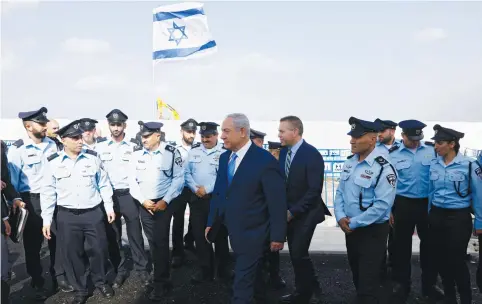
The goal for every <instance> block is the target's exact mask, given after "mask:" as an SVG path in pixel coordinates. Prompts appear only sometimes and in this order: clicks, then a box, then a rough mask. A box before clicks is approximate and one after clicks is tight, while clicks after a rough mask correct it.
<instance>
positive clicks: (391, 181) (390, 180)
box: [387, 174, 397, 188]
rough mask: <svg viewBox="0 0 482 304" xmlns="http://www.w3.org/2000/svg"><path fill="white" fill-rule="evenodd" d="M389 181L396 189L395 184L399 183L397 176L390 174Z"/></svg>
mask: <svg viewBox="0 0 482 304" xmlns="http://www.w3.org/2000/svg"><path fill="white" fill-rule="evenodd" d="M387 181H388V183H389V184H390V185H392V187H393V188H395V184H396V182H397V176H396V175H395V174H388V175H387Z"/></svg>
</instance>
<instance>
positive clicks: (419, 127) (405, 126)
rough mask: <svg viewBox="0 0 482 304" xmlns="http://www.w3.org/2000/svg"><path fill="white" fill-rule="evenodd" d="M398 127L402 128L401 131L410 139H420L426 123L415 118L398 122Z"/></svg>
mask: <svg viewBox="0 0 482 304" xmlns="http://www.w3.org/2000/svg"><path fill="white" fill-rule="evenodd" d="M398 125H399V126H400V128H402V132H403V133H404V134H405V135H407V137H408V139H410V140H422V139H423V137H424V135H423V128H425V127H426V126H427V125H426V124H424V123H423V122H421V121H418V120H415V119H409V120H404V121H401V122H399V123H398Z"/></svg>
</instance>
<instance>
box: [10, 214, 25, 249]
mask: <svg viewBox="0 0 482 304" xmlns="http://www.w3.org/2000/svg"><path fill="white" fill-rule="evenodd" d="M27 217H28V211H27V210H26V209H25V208H21V207H19V208H16V209H15V210H13V211H12V214H11V215H10V218H9V222H10V226H11V227H12V233H11V235H10V239H11V240H12V241H13V242H15V243H19V242H20V241H21V240H22V237H23V229H24V228H25V223H26V222H27Z"/></svg>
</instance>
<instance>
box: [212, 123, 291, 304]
mask: <svg viewBox="0 0 482 304" xmlns="http://www.w3.org/2000/svg"><path fill="white" fill-rule="evenodd" d="M249 137H250V127H249V120H248V118H247V117H246V116H245V115H243V114H231V115H228V116H227V118H226V119H225V120H224V122H223V124H222V135H221V139H222V140H223V141H224V147H225V148H226V149H228V150H229V151H226V152H224V153H223V154H221V157H220V159H219V170H218V173H217V177H216V182H215V185H214V191H213V197H212V199H211V202H210V210H209V218H208V223H207V225H206V226H207V227H206V231H205V233H206V239H207V240H208V241H210V240H213V239H214V238H215V236H213V235H212V234H215V233H216V230H218V228H217V227H219V226H220V225H222V224H224V225H226V227H227V229H228V233H229V238H230V242H231V247H232V249H233V251H234V253H235V255H236V265H235V279H234V286H233V297H232V300H231V303H232V304H248V303H253V298H254V302H255V303H266V299H265V298H264V297H265V288H264V281H263V277H262V259H263V255H264V253H265V251H266V248H267V247H268V246H270V249H271V250H272V251H279V250H281V249H283V246H284V241H285V237H286V208H287V206H286V194H285V193H284V191H279V189H282V188H283V187H284V182H283V178H282V176H281V172H280V170H279V167H278V163H277V161H276V159H275V158H274V157H273V156H272V155H271V154H270V153H269V152H268V151H266V150H264V149H262V148H259V147H257V146H256V145H254V144H253V143H252V142H251V140H250V138H249Z"/></svg>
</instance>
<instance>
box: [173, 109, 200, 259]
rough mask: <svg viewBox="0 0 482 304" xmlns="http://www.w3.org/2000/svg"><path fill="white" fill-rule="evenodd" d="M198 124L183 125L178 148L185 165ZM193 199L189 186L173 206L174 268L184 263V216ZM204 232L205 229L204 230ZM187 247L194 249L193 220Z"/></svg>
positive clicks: (191, 120)
mask: <svg viewBox="0 0 482 304" xmlns="http://www.w3.org/2000/svg"><path fill="white" fill-rule="evenodd" d="M197 126H198V123H197V121H195V120H194V119H192V118H189V119H188V120H186V121H185V122H183V123H182V124H181V144H180V145H177V146H176V148H177V149H178V150H179V152H180V153H181V157H182V161H183V163H184V164H185V163H186V159H187V157H188V153H189V151H191V147H192V145H193V143H194V138H195V137H196V130H197ZM190 197H191V191H190V190H189V188H188V187H187V186H185V187H184V189H183V191H182V193H181V195H179V196H178V197H177V198H176V199H175V200H174V201H173V204H176V205H177V206H176V208H177V210H176V211H175V212H174V216H173V220H172V267H179V266H181V265H182V263H183V262H184V246H183V234H184V214H185V212H186V205H187V202H188V200H189V199H190ZM203 231H204V228H203ZM184 240H185V241H186V247H188V248H189V249H192V248H193V247H194V246H193V243H194V237H193V235H192V229H191V220H189V225H188V231H187V233H186V236H185V237H184Z"/></svg>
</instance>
